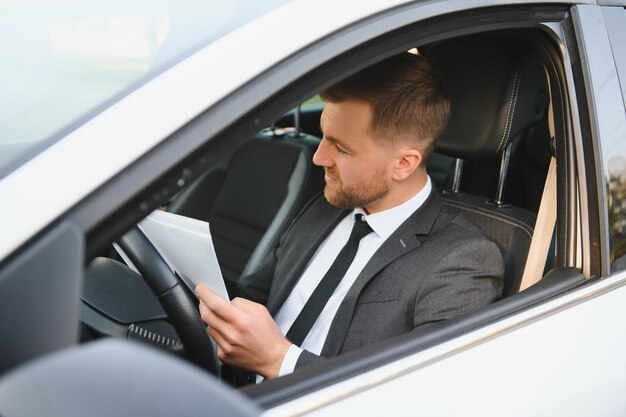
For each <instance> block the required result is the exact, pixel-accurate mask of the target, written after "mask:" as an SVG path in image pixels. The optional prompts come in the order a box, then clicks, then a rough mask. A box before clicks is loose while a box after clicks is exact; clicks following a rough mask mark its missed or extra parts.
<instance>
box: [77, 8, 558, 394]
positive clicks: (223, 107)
mask: <svg viewBox="0 0 626 417" xmlns="http://www.w3.org/2000/svg"><path fill="white" fill-rule="evenodd" d="M407 7H408V6H407ZM412 7H414V8H415V9H416V10H417V9H419V6H416V5H412ZM538 10H539V11H541V12H542V14H541V17H539V16H538V15H537V11H538ZM401 12H402V10H393V11H390V12H389V13H390V16H389V20H393V19H394V18H396V17H397V14H398V13H401ZM566 12H567V10H566V9H565V8H563V7H559V6H532V7H528V6H518V7H498V8H493V9H486V10H484V9H480V10H475V11H468V12H460V13H459V14H458V16H457V18H458V21H457V20H454V19H453V20H450V17H449V16H445V18H443V19H439V18H433V19H428V21H424V22H419V24H415V25H416V26H417V27H414V25H413V24H412V25H410V27H408V28H407V27H405V26H404V25H402V24H401V22H403V21H404V20H403V19H399V20H398V23H397V25H398V26H397V30H398V32H397V33H394V35H393V36H395V37H397V39H400V41H398V40H395V41H391V40H390V35H389V34H385V35H384V36H381V37H378V38H375V41H376V45H373V44H372V43H368V44H367V46H368V47H367V48H365V47H360V48H357V46H359V45H361V46H364V45H365V44H366V43H367V42H366V38H361V39H360V40H359V38H356V39H357V40H355V34H354V33H355V32H358V31H357V30H356V29H355V28H346V33H348V32H349V33H350V35H351V37H350V38H349V39H343V37H342V34H341V33H338V34H336V37H337V43H336V44H335V45H334V47H335V48H336V49H337V50H338V51H343V53H344V55H342V57H341V59H342V60H343V61H341V62H342V66H341V67H342V68H343V71H337V70H336V69H337V66H336V65H337V63H338V62H340V61H339V58H337V57H332V53H331V52H329V51H326V52H325V54H326V56H327V58H326V60H321V61H319V62H320V64H319V68H311V66H310V62H311V56H310V55H309V54H311V55H315V54H314V52H315V53H317V54H320V51H319V50H318V49H322V48H327V47H328V42H329V40H328V39H325V40H324V41H323V42H320V44H319V45H317V46H316V48H311V47H310V48H309V50H308V51H303V52H302V54H300V55H299V56H296V57H292V58H290V59H289V60H287V61H286V62H285V63H283V65H282V66H280V67H277V68H275V71H269V72H266V73H264V74H262V75H261V76H260V77H259V78H258V79H257V80H254V81H251V82H250V83H249V84H248V85H247V86H246V88H242V89H240V90H239V91H238V92H235V93H234V94H232V95H231V96H229V97H228V98H227V99H225V100H224V101H223V102H222V103H220V104H219V105H217V106H215V107H214V108H212V109H208V110H207V111H205V113H204V114H202V115H200V116H199V117H198V118H196V119H195V120H194V121H192V122H191V123H189V124H188V125H186V126H184V127H183V128H182V129H180V130H179V131H178V132H176V133H174V134H173V135H172V136H170V137H169V138H168V139H167V140H165V141H163V142H162V143H161V144H160V145H159V146H157V147H156V148H155V149H153V150H152V151H150V152H148V154H146V155H145V157H144V158H142V159H141V160H139V161H137V162H136V163H134V164H132V165H131V166H130V167H128V168H127V169H126V170H124V171H123V172H122V173H120V174H119V175H118V176H116V177H115V178H113V179H112V180H111V181H109V182H108V183H107V184H105V185H104V186H103V187H102V188H101V189H99V190H98V191H97V193H93V194H92V195H91V196H90V197H88V198H87V199H85V200H83V201H82V202H81V203H80V204H79V205H77V206H76V207H74V208H73V209H72V210H71V211H70V212H69V213H68V215H67V218H68V219H71V220H72V221H73V222H74V223H76V224H78V225H79V226H80V227H81V228H82V229H83V230H86V231H87V251H86V260H88V259H90V258H91V257H93V256H94V255H96V254H98V253H100V252H101V251H102V250H103V249H104V248H106V247H108V244H109V243H110V241H111V240H113V239H115V237H117V236H119V235H121V234H122V233H123V232H124V231H125V230H126V229H127V228H128V227H129V226H131V225H132V224H135V223H136V222H137V221H138V220H140V219H141V218H143V217H144V216H145V215H146V214H147V213H149V212H150V211H152V210H153V209H154V208H156V207H158V206H160V205H162V204H163V203H165V202H166V201H167V200H169V198H171V197H172V196H173V195H174V194H175V192H176V191H177V190H178V189H179V186H178V184H179V183H180V182H181V180H182V181H183V182H184V183H187V182H189V181H190V180H193V179H194V178H197V176H199V175H200V174H201V173H202V172H204V171H205V170H206V169H207V168H208V167H210V166H211V165H212V164H215V163H216V162H218V160H220V159H222V158H224V157H227V156H228V155H229V153H230V152H232V151H234V149H236V147H237V146H238V145H240V144H241V143H243V142H244V141H245V140H247V139H246V137H251V136H252V133H253V132H254V131H256V130H258V129H259V127H260V126H264V125H266V124H269V123H270V122H271V121H272V120H273V119H274V118H275V117H276V115H277V114H282V113H284V112H285V111H287V110H288V109H289V108H292V107H293V106H294V105H296V104H297V103H298V102H300V101H302V100H304V99H305V98H306V97H309V96H311V95H312V94H313V93H314V92H316V91H318V90H319V89H320V88H323V87H325V86H327V85H330V84H332V83H333V82H335V81H337V80H338V79H340V78H342V77H344V76H345V75H347V74H348V73H351V72H354V71H356V70H358V69H360V68H362V67H364V66H366V65H367V64H368V63H371V62H373V61H375V60H379V59H382V58H383V57H385V56H390V55H392V54H394V53H397V52H400V51H402V50H406V49H408V48H407V47H408V46H411V47H413V46H415V40H414V39H416V38H415V37H413V38H411V40H410V41H409V40H406V39H407V32H409V33H410V31H411V30H413V31H415V30H417V31H418V33H420V35H418V34H413V35H412V36H417V39H419V40H420V41H421V42H424V43H428V42H432V41H435V40H438V39H440V38H442V37H447V36H452V35H453V34H466V33H469V32H472V31H475V32H479V31H485V30H495V29H506V28H509V25H510V24H511V21H513V22H514V24H515V25H516V27H518V28H523V27H526V28H532V27H535V26H536V24H537V20H538V19H540V18H541V19H547V17H546V16H550V13H553V14H554V16H558V17H553V19H555V20H558V19H562V18H563V16H564V15H565V14H566ZM494 13H500V14H501V16H500V17H505V16H506V18H502V19H500V20H498V19H494V18H493V15H494ZM381 19H383V16H376V19H374V18H372V19H371V20H370V21H368V22H360V28H359V29H361V30H363V31H365V30H367V28H368V25H375V24H380V20H381ZM459 21H460V22H463V23H464V25H459ZM494 21H498V23H495V24H494V23H493V22H494ZM389 27H395V26H393V25H391V26H389ZM426 28H430V30H431V32H430V33H429V34H428V35H425V34H424V33H422V32H419V31H425V30H426ZM444 34H445V35H444ZM346 36H347V35H346ZM402 39H405V41H404V43H403V42H402ZM368 41H369V39H368ZM355 43H356V45H355ZM373 46H376V47H377V51H379V52H377V53H376V54H372V50H373V49H372V48H373ZM329 56H330V57H329ZM348 63H349V64H348ZM354 64H357V65H354ZM332 65H335V66H334V67H332V70H331V66H332ZM294 66H295V67H296V68H297V69H298V71H299V73H300V74H301V77H302V78H299V79H298V78H296V79H293V76H292V78H287V79H286V80H289V81H291V82H289V81H286V80H285V79H282V80H281V81H280V82H279V83H278V85H279V86H282V88H281V90H280V91H279V92H278V93H276V94H274V95H271V97H270V98H269V99H268V100H266V101H264V102H263V103H260V104H258V105H257V107H255V108H254V109H253V110H252V111H249V112H236V111H234V110H235V109H236V108H237V104H238V103H239V102H241V101H243V100H249V99H250V97H255V96H256V97H258V96H263V94H259V92H261V93H262V92H263V91H264V84H265V83H271V82H276V81H277V80H279V79H281V77H282V76H283V74H284V73H285V72H286V71H291V70H292V69H293V67H294ZM313 70H315V72H314V73H312V72H311V71H313ZM296 73H298V72H296ZM265 91H266V90H265ZM233 113H234V114H233ZM224 116H227V117H226V119H225V120H234V122H232V123H230V124H228V125H227V126H226V128H224V129H220V131H217V132H216V128H215V126H223V125H220V124H219V122H220V121H222V120H224V119H223V117H224ZM207 137H210V139H207ZM182 139H186V140H183V142H185V146H187V147H190V148H192V151H193V152H191V151H190V152H189V155H188V156H186V157H183V158H181V159H180V160H178V161H175V162H173V161H172V156H171V155H172V154H171V153H170V152H169V151H170V150H171V149H172V148H173V147H175V146H180V143H181V140H182ZM174 154H176V155H180V150H179V152H177V153H174ZM163 167H169V168H168V169H167V172H166V173H165V174H164V175H163V174H160V176H159V177H158V178H155V175H156V174H155V173H159V172H160V171H162V170H163ZM111 212H113V213H114V214H113V215H111ZM522 307H523V306H521V307H519V308H522ZM484 320H485V318H484V317H479V318H478V321H477V323H483V324H484ZM473 325H474V326H475V325H476V323H474V324H473ZM466 330H467V328H466ZM444 337H447V338H449V337H450V334H449V333H447V336H446V335H444ZM440 341H441V340H438V341H437V342H436V343H439V342H440ZM421 348H423V346H422V347H421ZM411 349H413V348H411ZM413 351H414V350H411V352H413ZM405 354H406V353H405ZM388 360H389V355H386V354H382V358H375V360H374V362H373V364H372V363H370V364H369V365H368V366H378V365H379V364H381V363H385V361H388ZM335 366H336V367H337V370H338V371H342V372H343V375H337V374H334V375H333V376H332V378H331V379H330V381H329V380H328V378H327V380H326V381H314V382H315V384H314V385H311V384H309V385H308V387H307V386H306V381H303V377H302V376H296V377H294V378H296V379H295V380H294V379H291V380H290V381H285V382H284V383H287V382H289V383H291V387H292V390H293V389H295V391H296V395H301V394H302V392H303V389H305V388H307V389H317V388H319V386H321V385H324V384H328V383H332V382H336V380H337V378H339V379H341V378H346V377H347V375H351V373H354V372H355V370H354V369H348V368H349V367H350V366H349V364H347V363H345V361H344V362H341V360H339V362H336V363H335ZM356 372H357V374H358V373H360V372H362V370H358V369H357V370H356ZM303 383H304V385H303ZM270 384H271V383H268V385H266V387H268V389H269V390H270V391H271V393H272V394H274V397H276V395H275V394H277V393H279V392H280V390H279V388H276V387H272V386H271V385H270ZM255 399H256V400H257V401H260V400H259V397H255ZM280 401H286V399H285V398H284V397H283V398H282V399H281V400H280ZM263 404H264V405H266V406H269V405H268V404H275V402H269V403H268V402H263Z"/></svg>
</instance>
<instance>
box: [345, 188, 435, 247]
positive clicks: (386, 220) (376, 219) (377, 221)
mask: <svg viewBox="0 0 626 417" xmlns="http://www.w3.org/2000/svg"><path fill="white" fill-rule="evenodd" d="M432 188H433V187H432V183H431V181H430V177H429V176H426V185H425V186H424V188H422V189H421V190H420V191H419V192H418V193H417V194H415V195H414V196H413V197H411V198H410V199H408V200H407V201H405V202H404V203H402V204H400V205H398V206H395V207H392V208H390V209H387V210H383V211H379V212H377V213H374V214H366V213H365V210H363V208H362V207H357V208H355V209H354V210H353V212H352V221H353V222H354V219H355V216H356V215H357V214H363V216H364V217H363V218H364V219H365V220H366V221H367V224H369V226H370V227H371V228H372V230H373V231H374V233H376V234H377V235H378V236H379V237H381V238H382V239H387V238H388V237H389V236H391V234H392V233H393V232H395V231H396V229H397V228H398V227H400V225H401V224H402V223H404V221H405V220H406V219H408V218H409V217H410V216H411V214H413V213H415V211H417V209H419V208H420V207H421V206H422V204H424V202H425V201H426V199H427V198H428V196H429V195H430V192H431V190H432Z"/></svg>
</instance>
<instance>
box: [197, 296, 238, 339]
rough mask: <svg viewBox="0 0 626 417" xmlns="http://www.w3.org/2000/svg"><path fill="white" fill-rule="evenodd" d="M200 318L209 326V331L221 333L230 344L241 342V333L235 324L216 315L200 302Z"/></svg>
mask: <svg viewBox="0 0 626 417" xmlns="http://www.w3.org/2000/svg"><path fill="white" fill-rule="evenodd" d="M200 318H201V319H202V321H203V322H204V323H206V324H207V325H208V330H210V331H211V330H215V331H216V332H219V333H220V335H221V336H222V337H223V338H224V339H225V340H227V341H228V343H230V344H232V343H236V342H237V341H238V340H239V331H238V330H237V329H236V328H235V327H234V326H233V324H231V323H229V322H227V321H225V320H224V319H222V318H221V317H220V316H218V315H216V314H215V313H214V312H213V311H212V310H211V309H210V308H209V307H208V306H207V305H206V304H205V303H204V302H200Z"/></svg>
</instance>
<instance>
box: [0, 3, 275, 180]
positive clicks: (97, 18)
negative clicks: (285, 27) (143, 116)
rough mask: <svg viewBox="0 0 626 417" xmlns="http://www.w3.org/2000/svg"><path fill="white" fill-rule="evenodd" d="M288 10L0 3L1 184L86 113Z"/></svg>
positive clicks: (231, 6) (256, 6)
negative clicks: (245, 28) (267, 16)
mask: <svg viewBox="0 0 626 417" xmlns="http://www.w3.org/2000/svg"><path fill="white" fill-rule="evenodd" d="M285 2H286V0H263V1H256V0H241V1H236V0H220V1H198V0H176V1H166V0H133V1H128V0H108V1H105V2H97V1H94V0H60V1H52V0H30V1H28V0H0V63H1V64H0V92H1V95H0V96H1V98H0V133H1V134H0V178H1V177H3V176H5V175H6V174H7V173H8V172H10V171H11V170H12V169H14V168H15V167H16V166H19V165H20V164H21V163H23V162H25V161H26V160H28V159H29V158H30V157H32V156H34V155H35V154H36V153H38V152H39V151H41V149H43V148H45V147H47V146H49V145H50V144H51V143H53V142H54V141H55V139H57V138H59V137H62V136H63V135H64V134H65V133H67V132H68V131H70V130H72V129H73V128H75V127H76V126H77V125H78V124H80V121H81V120H82V119H83V118H84V117H85V116H86V115H88V114H89V113H91V112H94V111H96V109H99V108H100V107H101V106H105V105H106V103H107V102H109V101H110V100H112V99H113V98H114V97H116V96H118V95H120V94H122V93H124V92H127V91H129V90H131V89H132V88H134V87H135V86H137V85H140V84H141V83H143V82H145V80H147V79H149V78H151V77H154V76H155V75H156V74H158V73H159V72H162V71H163V70H164V69H166V68H167V67H169V66H171V65H173V64H175V63H176V62H178V61H180V60H181V59H182V58H184V57H186V56H188V55H190V54H191V53H193V52H195V51H197V50H198V49H200V48H201V47H202V46H204V45H206V44H208V43H210V42H211V41H213V40H215V39H217V38H219V37H221V36H223V35H224V34H225V33H228V32H230V31H232V30H233V29H235V28H237V27H239V26H241V25H243V24H245V23H247V22H249V21H251V20H252V19H254V18H255V17H257V16H259V15H261V14H264V13H266V12H268V11H270V10H272V9H274V8H276V7H277V6H279V5H280V4H282V3H285Z"/></svg>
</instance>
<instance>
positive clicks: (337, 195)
mask: <svg viewBox="0 0 626 417" xmlns="http://www.w3.org/2000/svg"><path fill="white" fill-rule="evenodd" d="M333 178H335V179H337V182H338V184H336V185H334V186H330V185H328V184H326V187H324V197H326V200H327V201H328V202H329V203H330V205H332V206H334V207H338V208H345V209H353V208H356V207H365V206H367V205H369V204H370V203H372V202H373V201H376V200H379V199H381V198H383V197H384V196H386V195H387V194H388V193H389V187H388V186H387V182H386V175H385V171H384V170H379V171H377V172H376V173H375V174H374V176H373V177H372V179H371V180H369V181H367V182H365V181H364V182H360V183H358V184H353V185H344V184H343V182H342V181H341V178H339V177H338V176H334V175H333Z"/></svg>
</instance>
